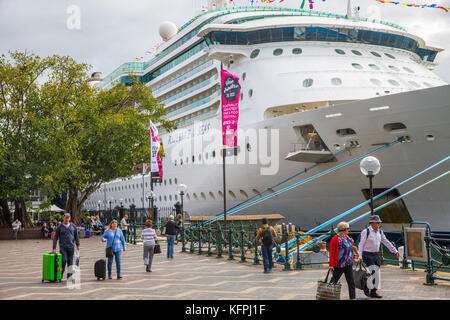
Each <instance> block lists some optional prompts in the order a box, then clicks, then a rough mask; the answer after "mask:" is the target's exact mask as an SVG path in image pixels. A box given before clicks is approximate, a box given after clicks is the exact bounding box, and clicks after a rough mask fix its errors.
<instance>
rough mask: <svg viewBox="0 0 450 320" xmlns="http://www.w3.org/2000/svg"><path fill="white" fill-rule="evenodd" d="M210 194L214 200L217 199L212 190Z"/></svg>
mask: <svg viewBox="0 0 450 320" xmlns="http://www.w3.org/2000/svg"><path fill="white" fill-rule="evenodd" d="M209 196H210V197H211V198H212V199H213V200H215V199H216V197H215V196H214V193H212V192H211V191H210V192H209Z"/></svg>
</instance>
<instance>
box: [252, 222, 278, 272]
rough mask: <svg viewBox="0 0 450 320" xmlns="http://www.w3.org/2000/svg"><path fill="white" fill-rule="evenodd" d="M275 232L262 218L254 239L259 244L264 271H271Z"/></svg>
mask: <svg viewBox="0 0 450 320" xmlns="http://www.w3.org/2000/svg"><path fill="white" fill-rule="evenodd" d="M276 237H277V232H276V231H275V229H274V228H273V227H272V226H269V223H268V222H267V219H266V218H264V219H262V227H261V228H259V229H258V233H257V234H256V241H257V242H258V243H260V244H261V252H262V257H263V264H264V273H269V272H270V271H272V267H273V257H272V249H273V244H274V240H275V238H276Z"/></svg>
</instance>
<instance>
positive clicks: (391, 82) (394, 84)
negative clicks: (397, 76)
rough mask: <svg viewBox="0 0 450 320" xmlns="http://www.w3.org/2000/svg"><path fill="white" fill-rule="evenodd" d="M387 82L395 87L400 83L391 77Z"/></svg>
mask: <svg viewBox="0 0 450 320" xmlns="http://www.w3.org/2000/svg"><path fill="white" fill-rule="evenodd" d="M388 82H389V83H390V84H392V85H393V86H396V87H398V86H399V85H400V83H398V82H397V81H395V80H392V79H389V80H388Z"/></svg>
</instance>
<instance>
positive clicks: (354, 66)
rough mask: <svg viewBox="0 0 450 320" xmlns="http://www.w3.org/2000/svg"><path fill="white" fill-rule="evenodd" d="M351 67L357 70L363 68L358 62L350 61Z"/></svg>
mask: <svg viewBox="0 0 450 320" xmlns="http://www.w3.org/2000/svg"><path fill="white" fill-rule="evenodd" d="M352 67H353V68H355V69H359V70H360V69H362V68H363V67H362V65H360V64H359V63H352Z"/></svg>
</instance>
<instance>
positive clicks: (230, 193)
mask: <svg viewBox="0 0 450 320" xmlns="http://www.w3.org/2000/svg"><path fill="white" fill-rule="evenodd" d="M228 194H229V195H230V196H231V197H232V198H233V199H236V195H235V194H234V192H233V191H231V190H228Z"/></svg>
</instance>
